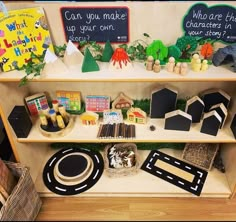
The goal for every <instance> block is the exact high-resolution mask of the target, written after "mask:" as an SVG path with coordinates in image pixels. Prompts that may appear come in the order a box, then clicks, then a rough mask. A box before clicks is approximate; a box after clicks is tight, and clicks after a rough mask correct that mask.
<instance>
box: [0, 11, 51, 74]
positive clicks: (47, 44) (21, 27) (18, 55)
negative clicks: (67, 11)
mask: <svg viewBox="0 0 236 222" xmlns="http://www.w3.org/2000/svg"><path fill="white" fill-rule="evenodd" d="M47 48H50V50H51V51H53V45H52V41H51V37H50V33H49V29H48V24H47V21H46V16H45V13H44V10H43V8H42V7H35V8H27V9H18V10H12V11H8V14H7V15H5V14H4V13H3V12H0V68H1V70H2V71H4V72H6V71H10V70H13V69H15V68H16V67H22V66H23V65H24V64H26V63H27V62H29V61H30V55H31V52H33V53H35V54H36V55H42V54H43V53H44V52H45V51H46V49H47Z"/></svg>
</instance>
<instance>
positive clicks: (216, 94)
mask: <svg viewBox="0 0 236 222" xmlns="http://www.w3.org/2000/svg"><path fill="white" fill-rule="evenodd" d="M201 97H202V100H203V102H204V104H205V109H204V112H208V111H209V110H210V108H211V107H212V106H213V105H216V104H219V103H223V104H224V105H225V108H226V109H228V106H229V103H230V100H231V97H230V96H229V95H228V94H227V93H226V92H224V91H223V90H221V89H209V90H206V91H204V92H202V93H201Z"/></svg>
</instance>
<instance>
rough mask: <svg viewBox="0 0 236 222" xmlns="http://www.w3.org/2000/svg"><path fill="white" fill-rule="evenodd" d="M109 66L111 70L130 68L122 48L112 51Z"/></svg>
mask: <svg viewBox="0 0 236 222" xmlns="http://www.w3.org/2000/svg"><path fill="white" fill-rule="evenodd" d="M109 68H110V69H112V70H124V69H125V70H127V69H130V68H132V63H131V61H130V59H129V56H128V54H127V52H126V51H125V50H124V49H123V48H117V49H116V50H115V52H114V53H113V55H112V57H111V60H110V65H109Z"/></svg>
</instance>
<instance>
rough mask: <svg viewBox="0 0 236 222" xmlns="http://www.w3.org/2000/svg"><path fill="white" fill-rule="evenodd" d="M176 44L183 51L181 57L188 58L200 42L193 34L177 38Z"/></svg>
mask: <svg viewBox="0 0 236 222" xmlns="http://www.w3.org/2000/svg"><path fill="white" fill-rule="evenodd" d="M176 46H177V47H178V48H179V49H180V50H181V52H182V55H181V57H180V58H182V59H188V58H189V57H190V52H193V51H194V50H195V49H196V48H197V46H198V42H197V39H196V38H195V37H193V36H183V37H180V38H178V39H177V41H176Z"/></svg>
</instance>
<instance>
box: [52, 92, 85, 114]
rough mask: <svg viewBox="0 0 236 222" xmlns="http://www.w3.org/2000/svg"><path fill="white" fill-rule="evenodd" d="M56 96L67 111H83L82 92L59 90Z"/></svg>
mask: <svg viewBox="0 0 236 222" xmlns="http://www.w3.org/2000/svg"><path fill="white" fill-rule="evenodd" d="M56 96H57V100H58V102H59V104H61V105H63V106H64V107H65V109H66V110H67V111H80V110H81V93H80V91H66V90H57V91H56Z"/></svg>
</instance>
